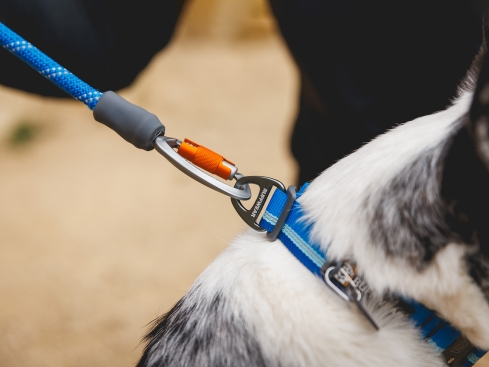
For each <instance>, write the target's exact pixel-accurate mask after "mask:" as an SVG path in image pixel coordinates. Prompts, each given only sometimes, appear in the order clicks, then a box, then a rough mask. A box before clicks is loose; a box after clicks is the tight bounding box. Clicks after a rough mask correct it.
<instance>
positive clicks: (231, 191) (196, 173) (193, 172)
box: [153, 136, 251, 200]
mask: <svg viewBox="0 0 489 367" xmlns="http://www.w3.org/2000/svg"><path fill="white" fill-rule="evenodd" d="M180 143H181V142H180V141H179V140H177V139H174V138H167V137H165V136H158V137H157V138H156V139H155V140H154V142H153V145H154V147H155V149H156V150H157V151H158V152H159V153H160V154H161V155H162V156H163V157H165V158H166V159H168V160H169V161H170V163H171V164H173V165H174V166H175V167H177V168H178V169H179V170H180V171H182V172H183V173H185V174H186V175H187V176H190V177H192V178H193V179H194V180H195V181H198V182H200V183H201V184H203V185H205V186H207V187H210V188H211V189H213V190H216V191H217V192H220V193H221V194H224V195H227V196H230V197H231V198H233V199H236V200H248V199H249V198H251V190H250V187H249V185H241V186H240V187H239V188H234V187H232V186H229V185H226V184H225V183H223V182H221V181H219V180H217V179H215V178H214V177H212V176H209V175H208V174H207V173H205V172H202V171H201V170H200V169H198V168H197V167H195V166H194V165H193V164H191V163H189V162H188V161H187V160H186V159H185V158H183V157H181V156H180V155H179V154H178V153H177V152H175V151H174V150H173V148H177V147H178V146H179V145H180ZM235 177H236V179H237V180H238V179H240V178H241V177H243V176H242V175H240V174H239V173H237V174H236V175H235Z"/></svg>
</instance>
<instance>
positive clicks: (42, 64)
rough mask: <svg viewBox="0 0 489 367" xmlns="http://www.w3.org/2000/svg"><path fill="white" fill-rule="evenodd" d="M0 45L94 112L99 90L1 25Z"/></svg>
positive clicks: (99, 94)
mask: <svg viewBox="0 0 489 367" xmlns="http://www.w3.org/2000/svg"><path fill="white" fill-rule="evenodd" d="M0 44H1V45H2V46H3V48H5V49H6V50H8V51H10V52H11V53H12V54H14V55H15V56H17V57H18V58H19V59H21V60H22V61H24V62H25V63H26V64H28V65H29V66H31V67H32V68H33V69H34V70H36V71H37V72H39V74H41V75H42V76H44V77H45V78H46V79H48V80H49V81H51V82H52V83H54V84H55V85H57V86H58V87H59V88H61V89H63V90H64V91H65V92H66V93H68V94H69V95H70V96H72V97H73V98H75V99H76V100H78V101H80V102H83V103H85V104H86V105H87V106H88V108H90V109H91V110H93V109H94V108H95V106H96V104H97V102H98V100H99V99H100V97H101V96H102V93H100V92H99V91H98V90H96V89H94V88H92V87H91V86H89V85H88V84H87V83H85V82H84V81H82V80H81V79H79V78H78V77H76V76H75V75H73V74H72V73H71V72H70V71H68V70H66V69H65V68H64V67H62V66H61V65H60V64H58V63H57V62H56V61H54V60H53V59H51V58H50V57H49V56H47V55H46V54H44V53H43V52H41V51H40V50H39V49H37V48H36V47H34V46H33V45H31V44H30V43H29V42H27V41H26V40H25V39H23V38H22V37H21V36H19V35H18V34H17V33H15V32H13V31H12V30H11V29H10V28H8V27H7V26H5V25H4V24H3V23H0Z"/></svg>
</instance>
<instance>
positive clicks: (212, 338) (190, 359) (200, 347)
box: [137, 287, 266, 367]
mask: <svg viewBox="0 0 489 367" xmlns="http://www.w3.org/2000/svg"><path fill="white" fill-rule="evenodd" d="M145 340H146V341H147V342H148V344H147V346H146V348H145V350H144V354H143V356H142V357H141V360H140V361H139V363H138V365H137V366H138V367H156V366H158V367H163V366H172V367H178V366H182V367H183V366H186V367H189V366H199V367H204V366H213V367H225V366H229V367H230V366H233V367H245V366H246V367H263V366H266V363H265V359H264V357H263V354H262V351H261V349H260V346H259V344H258V342H257V340H256V339H255V338H254V336H253V334H252V333H251V332H250V330H249V328H248V327H247V325H245V322H244V320H243V319H242V318H241V317H240V315H236V314H235V313H233V311H232V310H231V308H230V307H229V305H228V303H227V301H226V300H225V298H224V296H223V295H222V294H219V293H218V294H216V295H214V297H213V298H212V299H211V300H208V299H206V298H204V297H200V295H199V287H195V288H193V289H192V290H191V291H190V292H189V293H188V294H187V295H185V297H183V298H182V299H181V300H180V301H179V302H178V303H177V304H176V305H175V306H174V307H173V308H172V309H171V310H170V311H169V312H168V313H167V314H166V315H164V316H162V317H160V318H158V319H156V320H155V321H154V322H153V328H152V330H151V331H150V332H149V333H148V335H146V337H145Z"/></svg>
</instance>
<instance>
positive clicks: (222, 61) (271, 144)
mask: <svg viewBox="0 0 489 367" xmlns="http://www.w3.org/2000/svg"><path fill="white" fill-rule="evenodd" d="M274 27H275V25H274V23H273V21H272V20H271V18H270V17H269V15H268V13H267V8H266V7H265V6H264V3H262V2H261V1H260V0H253V1H252V0H233V1H232V2H231V1H229V0H213V1H211V0H195V1H194V2H192V3H190V4H189V6H188V7H187V9H186V13H185V15H184V17H183V19H182V21H181V24H180V27H179V29H178V32H177V34H176V37H175V39H174V42H173V43H172V44H171V45H170V46H169V47H168V48H167V49H165V50H164V51H163V52H161V53H160V54H159V55H157V56H156V57H155V59H154V60H153V61H152V63H151V64H150V65H149V67H148V68H147V69H146V70H145V71H144V72H143V73H142V74H141V75H140V77H139V78H138V80H137V81H136V83H135V84H134V85H133V86H132V87H131V88H129V89H127V90H124V91H123V92H122V93H121V94H122V95H123V96H124V97H125V98H127V99H128V100H130V101H132V102H134V103H136V104H138V105H140V106H142V107H144V108H146V109H148V110H149V111H151V112H153V113H154V114H156V115H157V116H159V118H160V120H161V121H162V122H163V123H164V124H165V125H166V127H167V135H168V136H174V137H178V138H184V137H188V138H191V139H192V140H195V141H197V142H199V143H201V144H203V145H206V146H208V147H209V148H211V149H214V150H216V151H217V152H219V153H221V154H223V155H224V156H226V157H227V158H229V159H231V160H232V161H234V162H236V163H237V164H238V167H239V169H240V171H241V172H243V173H246V174H248V175H268V176H272V177H276V178H278V179H280V180H282V181H283V182H284V183H286V184H291V183H292V182H293V180H294V175H295V167H294V163H293V160H292V159H291V156H290V154H289V150H288V138H289V132H290V129H291V122H292V120H293V117H294V114H295V111H296V101H297V84H298V80H297V73H296V70H295V68H294V65H293V63H292V60H291V59H290V57H289V55H288V53H287V51H286V49H285V47H284V45H283V43H282V41H281V40H280V39H279V37H278V36H277V34H276V32H275V28H274ZM21 126H27V128H26V129H27V132H26V133H29V132H31V133H34V138H33V139H31V140H28V141H26V142H25V143H23V144H17V146H13V145H12V143H11V139H12V134H14V132H15V131H16V130H17V134H19V133H20V134H21V135H22V133H21V131H22V129H20V132H19V128H20V127H21ZM0 177H1V179H0V203H1V205H0V366H1V367H4V366H5V367H7V366H8V367H16V366H29V367H37V366H50V367H58V366H59V367H61V366H64V367H66V366H84V367H86V366H133V365H134V363H135V362H136V361H137V360H138V358H139V356H140V354H141V347H140V346H138V344H139V342H140V339H141V337H142V335H143V334H144V332H145V331H146V324H147V323H148V322H150V321H151V320H153V319H154V318H155V317H156V316H158V315H160V314H162V313H164V312H166V310H168V309H169V308H170V307H171V306H172V305H173V304H174V303H175V302H176V301H177V300H178V299H179V298H180V297H182V296H183V295H184V293H185V292H186V290H187V289H188V288H189V287H190V285H191V284H192V282H193V281H194V280H195V278H196V277H197V276H198V275H199V274H200V273H201V272H202V271H203V269H204V268H205V267H206V266H207V265H208V264H209V263H210V262H211V261H212V260H213V259H214V258H215V257H216V256H217V254H218V253H219V252H221V251H222V250H223V249H224V248H225V247H226V246H227V243H228V242H229V241H230V240H231V239H232V238H233V236H234V235H235V234H237V233H239V232H241V231H242V230H243V229H244V228H245V225H244V223H243V222H242V221H241V219H240V218H239V217H238V215H237V214H235V212H234V209H233V207H232V205H231V203H230V201H229V199H228V198H227V197H225V196H223V195H221V194H218V193H216V192H214V191H212V190H210V189H207V188H206V187H204V186H202V185H200V184H198V183H196V182H194V181H193V180H191V179H190V178H188V177H186V176H185V175H183V174H182V173H181V172H180V171H178V170H176V169H175V168H174V167H173V166H172V165H170V164H169V163H168V162H167V161H166V160H165V159H164V158H163V157H162V156H160V155H159V154H158V153H156V152H155V151H153V152H144V151H139V150H137V149H135V148H134V147H132V146H131V145H129V144H127V143H126V142H125V141H123V140H122V139H121V138H119V137H118V136H117V135H116V134H115V133H113V132H112V131H111V130H109V129H107V128H106V127H104V126H103V125H100V124H98V123H96V122H95V121H94V120H93V119H92V116H91V113H90V111H89V110H88V109H87V108H86V107H85V106H84V105H82V104H79V103H77V102H75V101H61V100H55V99H46V98H40V97H35V96H31V95H26V94H23V93H20V92H17V91H13V90H10V89H6V88H0Z"/></svg>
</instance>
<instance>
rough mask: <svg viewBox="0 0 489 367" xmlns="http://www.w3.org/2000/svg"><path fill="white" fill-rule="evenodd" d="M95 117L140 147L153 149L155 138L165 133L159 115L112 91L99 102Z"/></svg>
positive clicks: (94, 110)
mask: <svg viewBox="0 0 489 367" xmlns="http://www.w3.org/2000/svg"><path fill="white" fill-rule="evenodd" d="M93 117H94V118H95V120H97V121H98V122H101V123H102V124H104V125H106V126H108V127H110V128H111V129H112V130H114V131H115V132H116V133H117V134H119V135H120V136H122V138H124V139H125V140H126V141H128V142H129V143H131V144H133V145H134V146H135V147H136V148H139V149H144V150H152V149H153V140H154V139H156V137H157V136H159V135H163V134H164V133H165V126H163V124H162V123H161V122H160V120H158V117H156V116H155V115H153V114H152V113H150V112H148V111H146V110H145V109H143V108H141V107H138V106H136V105H134V104H132V103H130V102H128V101H126V100H125V99H124V98H122V97H120V96H119V95H118V94H116V93H114V92H111V91H108V92H105V93H104V94H103V95H102V97H101V98H100V100H99V101H98V102H97V105H96V106H95V108H94V109H93Z"/></svg>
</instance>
